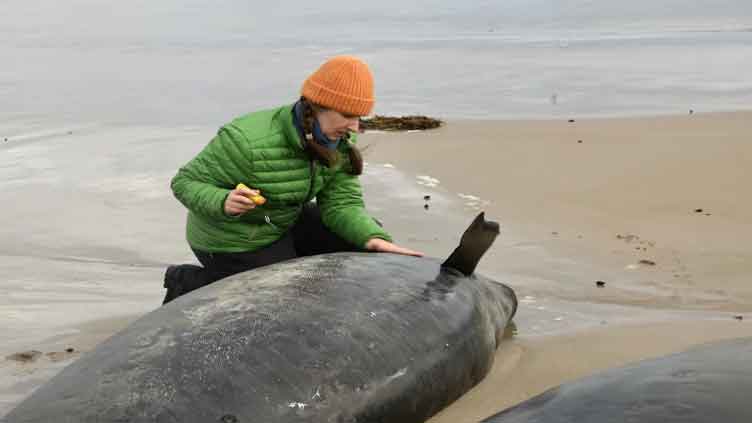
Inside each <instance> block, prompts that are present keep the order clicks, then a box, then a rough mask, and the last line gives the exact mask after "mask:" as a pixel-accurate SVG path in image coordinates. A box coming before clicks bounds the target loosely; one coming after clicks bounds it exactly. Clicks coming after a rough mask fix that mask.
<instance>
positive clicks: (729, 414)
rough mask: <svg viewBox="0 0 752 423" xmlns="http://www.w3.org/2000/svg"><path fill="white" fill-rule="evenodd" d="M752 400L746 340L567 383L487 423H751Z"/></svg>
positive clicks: (751, 353) (750, 342)
mask: <svg viewBox="0 0 752 423" xmlns="http://www.w3.org/2000/svg"><path fill="white" fill-rule="evenodd" d="M750 392H752V338H745V339H738V340H733V341H726V342H722V343H716V344H711V345H707V346H702V347H698V348H694V349H692V350H690V351H686V352H683V353H679V354H673V355H669V356H666V357H662V358H658V359H653V360H645V361H642V362H638V363H636V364H633V365H630V366H626V367H622V368H618V369H613V370H608V371H605V372H602V373H600V374H597V375H594V376H590V377H587V378H584V379H581V380H579V381H576V382H572V383H567V384H564V385H561V386H559V387H557V388H553V389H550V390H548V391H546V392H544V393H543V394H541V395H538V396H537V397H534V398H532V399H530V400H528V401H525V402H523V403H521V404H519V405H517V406H515V407H512V408H510V409H508V410H506V411H502V412H501V413H499V414H497V415H495V416H493V417H490V418H488V419H487V420H484V422H488V423H522V422H525V423H565V422H578V423H596V422H597V423H617V422H619V423H621V422H640V423H701V422H729V423H731V422H734V423H743V422H752V404H751V403H750V398H751V397H750Z"/></svg>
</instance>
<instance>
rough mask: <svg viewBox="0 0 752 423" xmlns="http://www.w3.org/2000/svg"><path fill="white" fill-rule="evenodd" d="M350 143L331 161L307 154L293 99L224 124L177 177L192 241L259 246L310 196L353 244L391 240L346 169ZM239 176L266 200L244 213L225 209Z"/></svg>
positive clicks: (222, 247)
mask: <svg viewBox="0 0 752 423" xmlns="http://www.w3.org/2000/svg"><path fill="white" fill-rule="evenodd" d="M353 138H354V137H353ZM347 148H349V146H348V145H347V143H340V145H339V146H338V149H339V151H340V160H339V162H338V164H337V165H335V166H334V167H332V168H327V167H326V166H322V165H321V164H320V163H318V162H317V161H312V160H310V159H309V156H308V154H307V153H306V152H305V151H304V150H303V144H302V142H301V139H300V136H299V134H298V132H297V129H296V127H295V125H294V123H293V118H292V105H288V106H284V107H280V108H276V109H271V110H263V111H259V112H255V113H251V114H248V115H245V116H241V117H239V118H237V119H235V120H234V121H232V123H230V124H228V125H225V126H223V127H222V128H220V130H219V132H218V134H217V136H216V137H214V139H212V140H211V142H210V143H209V144H208V145H207V146H206V147H204V149H203V150H202V151H201V152H200V153H199V154H198V155H197V156H196V157H195V158H194V159H193V160H191V161H190V162H188V164H186V165H185V166H183V167H182V168H180V170H179V171H178V173H177V175H175V177H174V178H173V179H172V184H171V186H172V191H173V193H174V194H175V197H177V199H178V200H180V202H181V203H183V205H185V206H186V207H187V208H188V211H189V212H188V224H187V230H186V232H187V239H188V243H189V244H190V246H191V247H192V248H194V249H196V250H200V251H206V252H224V253H227V252H242V251H256V250H258V249H261V248H263V247H265V246H267V245H269V244H271V243H273V242H274V241H276V240H278V239H280V238H281V237H282V235H284V234H285V232H287V230H288V229H290V228H291V227H292V225H293V224H294V223H295V221H296V220H297V218H298V216H299V214H300V212H301V210H302V207H303V204H305V203H307V202H308V201H311V200H312V199H313V198H316V201H317V203H318V205H319V208H320V210H321V217H322V220H323V221H324V224H325V225H326V226H327V227H328V228H329V229H331V230H332V231H333V232H335V233H336V234H338V235H339V236H341V237H342V238H344V239H345V240H347V241H349V242H351V243H352V244H354V245H358V246H364V245H365V243H366V241H368V240H369V239H371V238H382V239H386V240H388V241H391V237H390V236H389V234H387V233H386V232H385V231H384V230H383V229H382V228H381V227H380V226H379V225H378V224H376V222H375V221H374V220H373V218H371V217H370V216H369V215H368V214H367V213H366V211H365V205H364V203H363V196H362V189H361V187H360V182H358V178H357V176H353V175H350V174H349V173H347V170H348V169H349V166H350V164H349V160H348V155H347V150H346V149H347ZM241 182H242V183H244V184H246V185H247V186H249V187H251V188H254V189H258V190H260V191H261V195H263V196H264V197H266V199H267V202H266V203H265V204H264V205H262V206H258V207H256V208H255V209H252V210H250V211H249V212H247V213H245V214H243V215H241V216H238V217H231V216H227V215H226V214H225V213H224V203H225V199H226V198H227V195H228V194H229V193H230V191H231V190H232V189H234V188H235V186H236V185H237V184H238V183H241Z"/></svg>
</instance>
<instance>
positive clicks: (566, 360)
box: [0, 112, 752, 422]
mask: <svg viewBox="0 0 752 423" xmlns="http://www.w3.org/2000/svg"><path fill="white" fill-rule="evenodd" d="M750 122H752V113H750V112H738V113H721V114H694V115H692V116H674V117H651V118H647V117H646V118H628V119H593V120H590V119H584V120H583V119H577V120H576V122H571V123H570V122H567V121H566V120H564V121H450V122H449V123H448V124H447V125H446V126H444V127H443V128H441V129H438V130H433V131H428V132H416V133H400V134H388V133H367V134H364V135H363V136H362V138H361V145H363V146H365V151H364V155H365V157H366V160H367V161H368V162H369V163H368V166H367V169H366V174H365V175H364V177H363V184H364V189H365V191H366V195H367V203H368V207H369V209H371V210H372V212H373V213H374V215H376V216H378V217H379V218H380V219H381V220H382V221H383V222H384V224H385V226H386V227H387V228H389V229H390V230H391V231H392V232H393V233H394V234H395V236H396V238H397V240H398V241H399V242H400V243H402V244H405V245H407V246H411V247H414V248H418V249H422V250H424V251H425V252H427V253H428V254H430V255H433V256H439V257H441V256H445V255H446V254H447V253H448V252H449V251H451V249H452V248H453V247H454V246H455V245H456V242H457V240H458V237H459V234H460V233H461V231H462V230H463V229H464V227H465V226H466V225H467V223H468V222H469V219H470V218H472V216H473V215H474V214H476V213H477V212H478V211H479V210H481V209H483V210H486V212H487V214H488V217H489V218H491V219H495V220H499V221H500V222H501V223H502V225H503V231H502V236H501V237H500V238H499V239H498V240H497V242H496V244H495V245H494V246H493V248H492V249H491V250H490V251H489V253H488V254H487V255H486V257H484V259H483V261H482V262H481V265H480V267H479V271H480V272H482V273H484V274H486V275H489V276H491V277H493V278H495V279H497V280H500V281H502V282H506V283H508V284H509V285H511V286H512V287H513V288H514V289H515V290H516V292H517V294H518V296H519V298H520V308H519V312H518V315H517V317H516V318H515V323H516V334H515V335H514V336H513V337H512V338H511V339H507V340H506V341H505V342H504V344H503V345H502V347H501V348H500V349H499V352H498V354H497V359H496V364H495V366H494V369H493V371H492V373H491V374H490V375H489V376H488V377H487V378H486V380H485V381H484V382H482V383H481V384H480V385H479V386H478V387H476V388H475V389H474V390H473V391H471V392H470V393H469V394H467V395H466V396H464V397H463V398H461V399H460V400H459V401H458V402H457V403H455V404H453V405H452V406H451V407H449V408H448V409H447V410H445V411H444V412H442V413H441V414H439V415H438V416H436V417H435V418H434V419H432V420H431V421H432V422H444V421H446V422H449V421H451V422H473V421H477V420H479V419H480V418H482V417H485V416H488V415H490V414H493V413H494V412H495V411H498V410H500V409H502V408H504V407H507V406H509V405H512V404H514V403H516V402H519V401H522V400H524V399H526V398H529V397H531V396H533V395H535V394H537V393H539V392H542V391H543V390H545V389H547V388H548V387H551V386H555V385H556V384H558V383H561V382H563V381H566V380H571V379H574V378H577V377H581V376H584V375H587V374H591V373H593V372H596V371H598V370H601V369H606V368H609V367H613V366H617V365H621V364H624V363H627V362H630V361H635V360H639V359H642V358H647V357H654V356H658V355H662V354H666V353H670V352H675V351H680V350H683V349H686V348H687V347H689V346H691V345H695V344H698V343H703V342H709V341H713V340H717V339H725V338H733V337H742V336H752V324H751V323H750V322H752V315H750V310H752V284H751V283H750V282H752V281H750V278H752V248H749V247H748V245H749V240H750V239H751V238H752V217H750V216H752V213H751V212H752V200H750V199H749V197H748V196H747V195H746V193H747V191H748V190H749V188H748V187H747V186H746V182H747V181H748V180H749V176H748V173H749V170H748V169H750V168H751V167H752V142H751V141H752V140H751V139H750V135H749V132H750V129H752V123H750ZM3 125H5V126H3ZM29 128H31V130H30V129H29ZM0 132H3V133H7V134H10V135H11V137H10V139H9V141H8V142H6V143H5V144H2V145H0V153H2V156H0V188H1V190H0V196H1V198H2V201H3V204H9V205H12V207H4V208H2V209H1V210H0V220H3V221H8V222H16V224H14V225H6V226H4V227H2V228H0V267H2V268H3V269H4V272H5V278H6V282H5V283H4V284H2V285H0V294H2V295H0V339H3V340H4V342H3V343H1V344H0V360H2V358H4V357H5V356H6V355H9V354H11V353H14V352H19V351H24V350H32V349H36V350H40V351H42V352H53V353H55V352H57V353H60V352H62V351H64V350H65V348H67V347H74V348H75V353H72V354H52V355H43V356H42V358H40V359H38V360H37V361H36V362H34V363H30V364H20V363H17V362H14V361H10V360H2V362H0V416H2V415H3V414H4V413H5V412H7V411H8V410H9V409H10V408H11V407H12V406H13V405H14V404H16V403H17V402H18V401H20V400H21V399H22V398H23V397H24V396H26V395H28V393H30V392H31V391H32V390H33V389H34V388H35V387H37V386H39V384H41V383H43V382H44V381H46V380H48V379H49V378H50V377H52V376H53V375H54V374H55V373H56V372H57V371H59V370H60V369H61V368H62V367H63V366H64V365H66V364H68V363H70V362H71V361H73V360H75V359H76V357H78V356H79V354H80V353H85V352H86V351H88V350H90V349H91V348H93V347H94V346H95V345H96V344H97V343H98V342H100V341H101V340H103V339H105V338H106V337H108V336H110V335H111V334H112V333H114V332H115V331H117V330H119V329H120V328H122V327H124V325H126V324H127V323H128V322H130V321H132V320H133V319H135V318H137V317H138V316H140V315H143V314H144V313H146V312H148V311H149V310H151V309H153V308H155V307H157V306H158V304H159V302H160V300H161V298H160V295H161V294H162V289H161V286H160V283H161V276H162V272H163V269H164V266H165V265H166V264H167V263H172V262H178V261H184V260H190V259H191V255H190V252H189V251H188V249H187V247H186V246H185V243H184V241H183V224H184V212H183V210H182V209H181V207H180V205H179V204H177V202H176V201H175V200H174V199H172V198H171V195H170V193H169V190H168V181H169V178H170V177H171V175H172V174H173V173H174V171H175V170H176V169H177V167H178V166H180V165H181V164H182V163H183V162H184V161H185V160H187V159H188V158H189V157H190V156H191V155H192V154H194V153H195V152H197V151H198V150H199V149H200V148H201V147H202V146H203V145H204V143H205V142H206V141H207V140H208V139H209V138H210V137H211V136H212V134H213V133H214V128H173V129H164V128H161V129H159V128H114V127H81V128H79V127H76V128H74V129H73V130H70V128H46V127H44V125H40V126H38V127H33V125H32V124H30V123H29V122H23V121H18V122H11V123H5V124H0ZM0 135H2V134H0ZM0 138H2V137H0ZM578 140H581V141H582V142H581V143H580V142H578ZM86 157H96V160H90V161H89V160H83V158H86ZM424 195H430V196H431V198H430V200H428V201H427V203H428V205H429V208H428V210H426V209H424V204H425V203H426V201H424V199H423V196H424ZM50 205H54V207H52V211H53V212H54V213H51V207H50ZM700 208H701V209H703V211H702V212H695V210H696V209H700ZM640 260H648V261H650V262H653V263H654V265H651V264H649V263H648V262H643V263H642V264H641V263H640ZM598 280H600V281H604V282H605V284H606V285H605V287H603V288H599V287H597V286H596V285H595V282H596V281H598ZM736 315H742V316H744V317H745V319H744V320H741V321H740V320H736V319H735V318H734V316H736Z"/></svg>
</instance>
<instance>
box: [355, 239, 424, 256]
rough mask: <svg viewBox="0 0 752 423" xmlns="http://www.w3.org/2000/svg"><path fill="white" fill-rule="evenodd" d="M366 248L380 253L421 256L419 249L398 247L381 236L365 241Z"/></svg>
mask: <svg viewBox="0 0 752 423" xmlns="http://www.w3.org/2000/svg"><path fill="white" fill-rule="evenodd" d="M366 250H368V251H377V252H380V253H393V254H404V255H406V256H415V257H423V253H421V252H420V251H413V250H411V249H409V248H405V247H400V246H399V245H396V244H392V243H391V242H389V241H387V240H385V239H381V238H371V239H369V240H368V242H366Z"/></svg>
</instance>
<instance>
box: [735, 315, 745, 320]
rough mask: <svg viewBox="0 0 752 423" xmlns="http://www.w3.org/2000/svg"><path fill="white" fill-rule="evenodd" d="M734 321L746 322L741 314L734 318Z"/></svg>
mask: <svg viewBox="0 0 752 423" xmlns="http://www.w3.org/2000/svg"><path fill="white" fill-rule="evenodd" d="M734 319H736V320H744V316H742V315H741V314H739V315H737V316H734Z"/></svg>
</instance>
